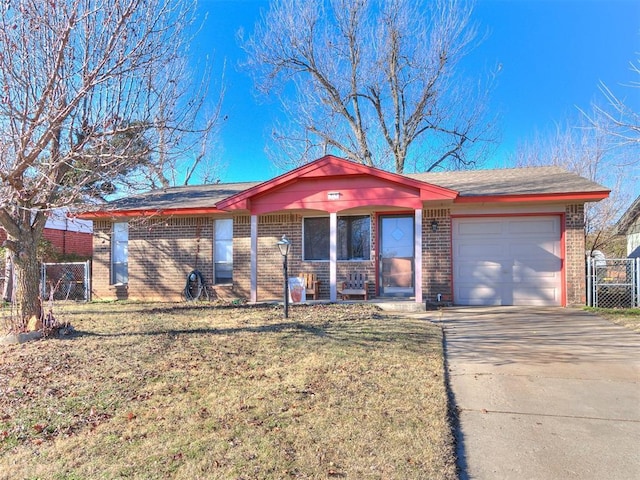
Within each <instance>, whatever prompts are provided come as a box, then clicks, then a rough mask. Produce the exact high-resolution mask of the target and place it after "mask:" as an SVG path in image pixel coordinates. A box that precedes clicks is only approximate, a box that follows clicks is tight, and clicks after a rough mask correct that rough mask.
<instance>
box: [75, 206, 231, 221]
mask: <svg viewBox="0 0 640 480" xmlns="http://www.w3.org/2000/svg"><path fill="white" fill-rule="evenodd" d="M216 213H227V212H225V211H223V210H219V209H217V208H167V209H140V210H112V211H108V210H102V211H99V212H85V213H81V214H78V215H76V217H77V218H80V219H83V220H92V219H102V218H118V217H126V218H129V217H152V216H165V217H166V216H174V215H212V214H216Z"/></svg>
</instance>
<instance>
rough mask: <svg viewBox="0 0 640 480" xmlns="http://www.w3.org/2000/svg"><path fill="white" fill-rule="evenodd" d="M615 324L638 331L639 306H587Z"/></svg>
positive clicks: (639, 329) (639, 331) (639, 321)
mask: <svg viewBox="0 0 640 480" xmlns="http://www.w3.org/2000/svg"><path fill="white" fill-rule="evenodd" d="M588 310H590V311H592V312H595V313H597V314H598V315H600V316H601V317H603V318H606V319H607V320H609V321H610V322H612V323H615V324H616V325H621V326H623V327H625V328H628V329H629V330H633V331H634V332H638V333H640V308H618V309H616V308H589V309H588Z"/></svg>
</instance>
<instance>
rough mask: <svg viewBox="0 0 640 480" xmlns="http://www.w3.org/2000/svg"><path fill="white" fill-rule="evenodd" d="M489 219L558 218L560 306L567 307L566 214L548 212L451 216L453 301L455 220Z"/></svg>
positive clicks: (453, 293) (452, 295)
mask: <svg viewBox="0 0 640 480" xmlns="http://www.w3.org/2000/svg"><path fill="white" fill-rule="evenodd" d="M488 217H500V218H505V217H558V218H559V219H560V283H561V285H560V306H561V307H566V306H567V273H566V263H567V251H566V248H567V246H566V235H565V231H566V226H565V221H566V219H565V213H564V212H548V213H543V212H539V213H484V214H478V215H473V214H457V215H451V217H450V218H451V229H450V238H449V245H450V253H449V255H450V258H451V299H452V302H453V303H454V304H455V292H456V289H455V286H454V282H453V280H454V275H453V270H454V265H453V263H454V258H453V220H454V219H458V218H488Z"/></svg>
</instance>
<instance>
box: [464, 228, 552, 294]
mask: <svg viewBox="0 0 640 480" xmlns="http://www.w3.org/2000/svg"><path fill="white" fill-rule="evenodd" d="M452 228H453V282H454V283H453V286H454V296H455V297H454V301H455V303H456V304H458V305H560V304H561V302H562V296H561V293H562V275H561V269H562V254H561V251H560V236H561V231H560V218H559V217H557V216H550V217H496V218H458V219H453V222H452Z"/></svg>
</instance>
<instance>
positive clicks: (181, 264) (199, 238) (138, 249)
mask: <svg viewBox="0 0 640 480" xmlns="http://www.w3.org/2000/svg"><path fill="white" fill-rule="evenodd" d="M212 265H213V219H211V218H167V219H152V220H151V219H146V220H136V221H130V222H129V283H128V285H126V286H114V285H111V278H110V275H111V268H110V267H111V223H110V222H102V221H100V222H95V223H94V259H93V296H94V298H95V299H124V298H128V299H132V300H154V301H156V300H165V301H166V300H168V301H180V300H181V299H183V297H182V292H183V289H184V287H185V284H186V281H187V275H188V274H189V273H190V272H191V271H192V270H198V271H200V272H201V273H202V275H203V277H204V279H205V282H206V284H207V285H208V286H210V287H211V286H213V278H212V275H213V268H212ZM224 290H225V289H221V292H223V291H224ZM210 295H213V296H215V295H216V289H214V288H211V290H210Z"/></svg>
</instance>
